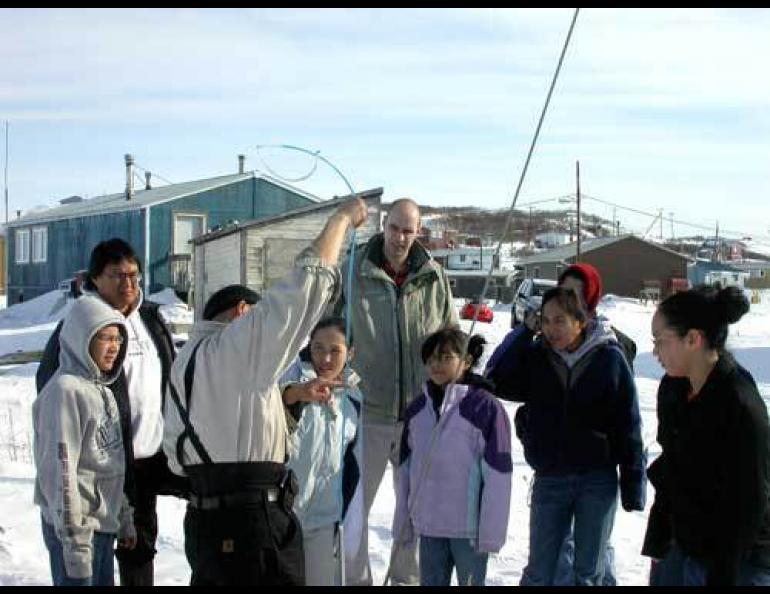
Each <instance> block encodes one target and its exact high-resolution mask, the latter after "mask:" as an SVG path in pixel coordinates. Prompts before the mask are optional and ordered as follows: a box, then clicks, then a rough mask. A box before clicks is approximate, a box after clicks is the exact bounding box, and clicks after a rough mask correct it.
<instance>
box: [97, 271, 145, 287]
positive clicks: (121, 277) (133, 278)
mask: <svg viewBox="0 0 770 594" xmlns="http://www.w3.org/2000/svg"><path fill="white" fill-rule="evenodd" d="M103 274H104V276H106V277H107V278H108V279H110V280H113V281H116V282H121V281H128V282H130V283H131V284H132V285H136V284H138V283H141V282H142V275H141V274H140V273H138V272H105V273H103Z"/></svg>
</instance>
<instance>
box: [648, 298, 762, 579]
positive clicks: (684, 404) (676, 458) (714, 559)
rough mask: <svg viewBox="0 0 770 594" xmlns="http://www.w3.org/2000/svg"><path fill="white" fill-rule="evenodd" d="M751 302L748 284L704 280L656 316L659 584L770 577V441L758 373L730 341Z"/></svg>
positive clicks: (654, 479) (653, 544) (652, 544)
mask: <svg viewBox="0 0 770 594" xmlns="http://www.w3.org/2000/svg"><path fill="white" fill-rule="evenodd" d="M748 310H749V304H748V301H747V300H746V297H745V296H744V295H743V292H742V291H741V290H740V289H738V288H737V287H727V288H724V289H719V288H714V287H706V286H703V287H698V288H695V289H692V290H689V291H684V292H681V293H676V294H675V295H672V296H671V297H669V298H668V299H666V300H665V301H663V302H662V303H661V304H660V305H659V306H658V310H657V312H656V313H655V316H654V317H653V320H652V335H653V344H654V349H653V353H654V354H655V356H656V357H657V358H658V360H659V361H660V363H661V365H662V366H663V368H664V369H665V371H666V375H665V376H664V377H663V379H662V380H661V382H660V387H659V388H658V442H659V443H660V445H661V446H662V453H661V455H660V456H659V457H658V458H657V459H656V460H655V462H653V463H652V465H651V466H650V467H649V469H648V471H647V474H648V477H649V479H650V482H651V483H652V485H653V486H654V487H655V502H654V504H653V507H652V510H651V511H650V517H649V521H648V525H647V534H646V535H645V542H644V548H643V551H642V552H643V554H645V555H647V556H649V557H652V558H653V562H652V570H651V572H650V583H651V584H652V585H661V586H674V585H692V586H703V585H709V586H716V585H720V586H721V585H724V586H735V585H744V586H749V585H756V586H759V585H764V586H767V585H770V506H769V505H768V499H769V497H770V485H769V483H770V474H769V472H768V464H770V443H769V442H768V439H769V437H770V433H769V432H768V416H767V408H766V406H765V403H764V402H763V401H762V398H761V397H760V395H759V392H758V390H757V387H756V384H755V383H754V379H753V378H752V377H751V374H749V372H748V371H746V370H745V369H744V368H743V367H741V365H740V364H738V363H737V362H736V360H735V359H734V358H733V356H732V355H731V354H730V353H728V352H727V351H726V350H725V343H726V341H727V334H728V327H729V325H730V324H732V323H735V322H737V321H738V320H740V319H741V317H743V315H744V314H745V313H746V312H747V311H748Z"/></svg>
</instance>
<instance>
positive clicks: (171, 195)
mask: <svg viewBox="0 0 770 594" xmlns="http://www.w3.org/2000/svg"><path fill="white" fill-rule="evenodd" d="M252 178H256V179H264V180H266V181H268V182H270V183H271V184H274V185H276V186H280V187H282V188H285V189H288V190H291V191H292V192H296V193H297V194H299V195H301V196H304V197H305V198H307V199H309V200H312V201H313V202H320V200H321V198H319V197H318V196H314V195H313V194H309V193H308V192H305V191H303V190H300V189H299V188H295V187H293V186H289V185H288V184H285V183H283V182H281V181H279V180H277V179H275V178H273V177H271V176H269V175H265V174H264V173H261V172H257V171H249V172H247V173H238V174H234V175H223V176H219V177H210V178H207V179H201V180H196V181H189V182H182V183H178V184H170V185H167V186H160V187H158V188H153V189H151V190H136V191H135V192H134V195H133V197H132V198H131V200H126V195H125V192H120V193H119V194H107V195H105V196H96V197H95V198H90V199H88V200H83V201H80V202H72V203H69V204H62V205H60V206H55V207H53V208H48V209H45V210H41V211H35V212H32V213H30V214H28V215H25V216H22V217H20V218H18V219H16V220H14V221H9V222H8V227H18V226H22V225H31V224H38V223H47V222H51V221H58V220H62V219H75V218H80V217H85V216H92V215H100V214H108V213H113V212H127V211H132V210H139V209H142V208H146V207H148V206H154V205H156V204H162V203H164V202H168V201H170V200H177V199H179V198H184V197H185V196H191V195H194V194H200V193H201V192H205V191H207V190H214V189H216V188H220V187H223V186H228V185H230V184H233V183H236V182H239V181H243V180H246V179H252Z"/></svg>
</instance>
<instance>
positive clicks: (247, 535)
mask: <svg viewBox="0 0 770 594" xmlns="http://www.w3.org/2000/svg"><path fill="white" fill-rule="evenodd" d="M191 468H196V467H188V468H187V470H188V472H189V473H190V477H191V479H192V482H193V493H194V494H195V495H194V496H193V499H192V501H191V503H190V505H189V506H188V508H187V515H186V516H185V522H184V532H185V553H186V555H187V560H188V562H189V563H190V567H191V569H192V580H191V585H193V586H204V585H205V586H236V585H239V586H256V585H276V586H303V585H305V558H304V551H303V548H302V531H301V529H300V525H299V521H298V520H297V517H296V516H295V515H294V512H292V511H291V501H292V498H293V493H291V486H290V485H289V484H287V483H286V481H285V480H284V479H285V477H286V470H285V468H284V466H283V465H282V464H273V463H268V462H265V463H259V462H257V463H254V462H251V463H239V464H212V465H209V466H205V467H197V471H195V470H193V471H191V470H190V469H191ZM202 468H205V470H202ZM268 489H271V490H272V492H275V490H276V489H278V490H279V491H280V495H279V497H278V500H277V501H270V499H273V497H269V496H268ZM196 496H201V497H203V498H205V499H206V500H207V501H208V502H209V503H208V504H207V505H200V506H196ZM219 496H223V497H225V498H229V499H230V503H228V502H227V501H225V500H224V499H223V500H222V503H221V505H219V504H216V500H217V498H218V497H219ZM212 502H214V503H212Z"/></svg>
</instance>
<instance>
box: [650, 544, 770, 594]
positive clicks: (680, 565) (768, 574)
mask: <svg viewBox="0 0 770 594" xmlns="http://www.w3.org/2000/svg"><path fill="white" fill-rule="evenodd" d="M707 576H708V572H707V569H706V566H705V565H704V564H703V563H701V562H700V561H698V560H697V559H695V558H693V557H689V556H688V555H686V554H685V553H684V552H683V551H682V549H680V548H679V547H678V546H677V545H676V544H674V545H672V546H671V549H670V550H669V552H668V554H667V555H666V556H665V557H664V558H663V559H661V560H659V561H653V563H652V566H651V567H650V586H666V587H670V586H705V585H706V581H707ZM735 585H736V586H770V569H767V568H764V567H756V566H754V565H751V564H750V563H748V562H744V563H742V564H741V567H740V573H739V574H738V581H737V582H736V584H735Z"/></svg>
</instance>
